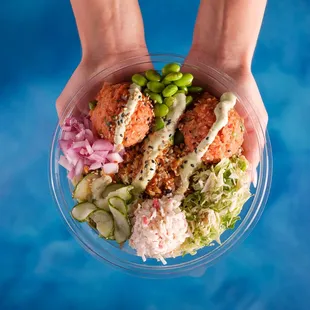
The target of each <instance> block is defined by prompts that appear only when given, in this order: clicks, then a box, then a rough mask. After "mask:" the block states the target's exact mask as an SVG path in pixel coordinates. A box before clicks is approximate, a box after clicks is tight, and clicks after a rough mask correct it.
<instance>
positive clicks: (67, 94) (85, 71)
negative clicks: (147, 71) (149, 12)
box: [56, 0, 147, 117]
mask: <svg viewBox="0 0 310 310" xmlns="http://www.w3.org/2000/svg"><path fill="white" fill-rule="evenodd" d="M71 4H72V8H73V12H74V15H75V19H76V23H77V27H78V31H79V36H80V40H81V45H82V60H81V62H80V64H79V65H78V67H77V68H76V70H75V71H74V73H73V74H72V76H71V78H70V80H69V81H68V83H67V85H66V86H65V88H64V90H63V91H62V93H61V95H60V96H59V98H58V99H57V101H56V108H57V112H58V116H59V117H61V115H62V113H63V111H64V109H65V107H66V105H67V104H68V102H69V101H70V99H71V98H72V97H73V96H74V95H75V94H76V92H77V91H78V90H79V89H80V88H81V87H82V86H83V85H84V84H85V83H86V82H87V81H88V80H89V79H90V78H91V77H92V76H94V75H95V74H96V73H98V72H99V71H101V70H103V69H105V68H107V67H110V66H112V65H115V64H117V63H119V62H121V61H123V60H124V59H127V58H130V57H136V56H145V55H147V48H146V43H145V39H144V27H143V20H142V16H141V12H140V7H139V4H138V1H137V0H126V1H122V0H88V1H85V0H71ZM131 70H134V71H137V72H138V71H140V70H142V68H137V67H136V68H132V69H131ZM123 73H124V72H123ZM125 73H126V74H130V73H131V72H129V71H128V72H125ZM133 73H134V72H133Z"/></svg>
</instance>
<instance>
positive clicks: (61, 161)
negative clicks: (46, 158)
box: [58, 155, 73, 171]
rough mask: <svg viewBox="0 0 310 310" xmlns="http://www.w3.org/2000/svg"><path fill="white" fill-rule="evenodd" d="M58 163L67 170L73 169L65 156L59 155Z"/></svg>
mask: <svg viewBox="0 0 310 310" xmlns="http://www.w3.org/2000/svg"><path fill="white" fill-rule="evenodd" d="M58 163H59V165H61V166H63V167H64V168H65V169H67V170H68V171H71V170H72V169H73V165H72V164H70V163H69V161H68V160H67V158H66V157H65V156H63V155H61V156H60V158H59V160H58Z"/></svg>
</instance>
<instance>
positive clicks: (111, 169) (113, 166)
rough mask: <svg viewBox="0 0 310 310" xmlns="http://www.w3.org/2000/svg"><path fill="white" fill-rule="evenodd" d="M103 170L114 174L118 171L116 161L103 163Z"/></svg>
mask: <svg viewBox="0 0 310 310" xmlns="http://www.w3.org/2000/svg"><path fill="white" fill-rule="evenodd" d="M103 171H104V173H105V174H115V173H117V172H118V164H116V163H109V164H104V165H103Z"/></svg>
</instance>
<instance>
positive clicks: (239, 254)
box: [0, 0, 310, 310]
mask: <svg viewBox="0 0 310 310" xmlns="http://www.w3.org/2000/svg"><path fill="white" fill-rule="evenodd" d="M158 3H160V6H161V7H162V9H161V10H160V12H159V11H158V16H155V17H154V16H153V12H154V11H155V9H157V8H158ZM164 7H165V9H164ZM141 8H142V11H143V15H144V19H145V27H146V35H147V42H148V45H149V49H150V52H157V51H162V52H173V53H178V54H186V53H187V51H188V50H189V47H190V43H191V35H192V27H193V25H194V20H195V14H196V11H197V8H198V1H197V0H195V1H190V2H188V1H177V0H173V1H172V0H171V1H169V2H165V1H163V0H161V1H146V0H143V1H141ZM172 9H173V10H175V12H176V16H181V17H182V19H181V22H179V23H176V25H177V26H175V28H173V26H171V27H169V29H168V28H167V26H166V23H163V22H161V21H167V20H168V18H169V11H170V10H172ZM309 12H310V4H309V2H308V1H305V0H304V1H302V0H299V1H293V0H285V1H281V2H276V1H273V2H272V1H270V3H269V4H268V7H267V11H266V16H265V20H264V23H263V28H262V31H261V35H260V39H259V42H258V46H257V50H256V55H255V59H254V64H253V71H254V74H255V76H256V79H257V82H258V85H259V87H260V90H261V93H262V96H263V98H264V101H265V103H266V106H267V110H268V112H269V117H270V118H269V120H270V122H269V132H270V136H271V140H272V144H273V151H274V176H273V187H272V190H271V195H270V199H269V202H268V204H267V208H266V210H265V213H264V214H263V216H262V219H261V221H260V222H259V223H258V225H257V227H256V229H255V230H254V231H253V233H252V234H251V235H250V237H249V238H248V239H247V240H246V241H245V242H243V243H242V244H241V245H240V246H239V247H237V249H235V250H234V251H232V252H230V254H229V255H228V256H226V257H225V258H224V259H222V260H221V261H220V262H219V263H218V264H217V265H216V266H214V267H212V268H210V269H209V270H207V271H206V272H204V270H198V271H196V272H195V274H192V275H191V276H189V277H183V278H180V279H167V280H163V281H152V280H143V279H138V278H133V277H130V276H127V275H126V274H123V273H121V272H120V271H115V270H113V269H111V268H110V267H109V266H106V265H103V264H101V263H99V262H98V261H96V260H95V259H94V258H92V257H91V256H89V255H88V254H86V253H85V252H84V250H83V249H82V248H80V246H79V245H78V244H77V243H76V242H75V240H74V239H73V238H72V237H71V236H70V235H69V233H68V231H67V230H66V228H65V226H64V225H63V223H62V221H61V219H60V217H59V214H58V213H57V211H56V208H55V205H54V202H53V201H52V198H51V195H50V192H49V188H48V182H47V162H48V153H49V147H50V142H51V136H52V132H53V129H54V126H55V125H56V122H57V116H56V111H55V105H54V103H55V100H56V98H57V96H58V94H59V93H60V91H61V90H62V88H63V86H64V85H65V83H66V81H67V79H68V78H69V76H70V74H71V72H72V71H73V70H74V68H75V66H76V65H77V64H78V62H79V58H80V46H79V40H78V36H77V33H76V28H75V23H74V18H73V16H72V13H71V8H70V4H69V2H68V1H66V2H65V1H60V0H58V1H51V0H46V1H40V0H33V1H22V0H19V1H17V0H16V1H10V2H9V1H6V2H4V3H2V8H1V12H0V29H1V30H0V31H1V38H2V46H1V49H0V68H1V75H0V79H1V81H0V82H1V91H0V97H1V113H0V124H1V129H0V141H1V144H2V149H1V150H2V151H1V153H0V162H1V163H2V169H1V180H0V198H1V200H0V201H1V209H2V216H1V224H0V246H1V249H2V251H1V256H0V266H1V273H0V309H55V308H58V309H66V308H69V307H72V308H74V309H82V308H87V307H88V308H89V307H91V308H92V309H147V310H156V309H175V308H177V309H180V310H183V309H184V310H185V309H191V310H200V309H246V310H249V309H251V310H259V309H273V310H274V309H281V310H282V309H308V308H309V306H308V304H309V301H310V298H309V296H308V295H309V294H307V290H308V287H309V285H310V280H309V269H310V260H309V254H310V242H309V241H310V240H309V235H310V228H309V227H310V226H309V223H310V212H309V207H310V203H309V198H308V197H309V193H310V182H309V174H310V168H309V158H310V140H309V132H310V121H309V110H310V100H309V98H310V89H309V85H310V54H309V49H310V13H309ZM154 24H156V27H155V28H152V26H153V25H154ZM120 292H121V296H119V295H120Z"/></svg>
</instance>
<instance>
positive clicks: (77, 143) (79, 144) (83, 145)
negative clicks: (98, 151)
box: [72, 141, 86, 149]
mask: <svg viewBox="0 0 310 310" xmlns="http://www.w3.org/2000/svg"><path fill="white" fill-rule="evenodd" d="M80 147H84V148H85V147H86V142H85V141H78V142H73V144H72V148H73V149H77V148H80Z"/></svg>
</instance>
